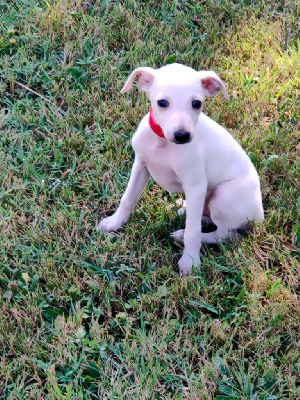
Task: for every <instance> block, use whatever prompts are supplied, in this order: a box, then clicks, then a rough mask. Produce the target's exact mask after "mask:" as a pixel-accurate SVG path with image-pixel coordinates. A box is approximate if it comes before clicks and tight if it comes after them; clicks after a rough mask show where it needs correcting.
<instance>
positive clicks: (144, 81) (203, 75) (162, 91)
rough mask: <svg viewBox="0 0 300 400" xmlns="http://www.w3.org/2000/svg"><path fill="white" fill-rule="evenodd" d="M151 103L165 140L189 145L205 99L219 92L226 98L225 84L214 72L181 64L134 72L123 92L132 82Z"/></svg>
mask: <svg viewBox="0 0 300 400" xmlns="http://www.w3.org/2000/svg"><path fill="white" fill-rule="evenodd" d="M136 77H138V82H137V85H138V87H139V88H140V89H141V90H143V91H144V92H145V93H146V94H147V96H148V97H149V99H150V101H151V106H152V109H153V114H154V118H155V122H156V123H157V124H158V125H160V126H161V128H162V130H163V131H164V134H165V137H166V138H167V139H168V140H169V141H170V142H174V143H178V144H185V143H189V142H190V141H191V140H192V139H193V137H194V132H195V126H196V123H197V121H198V118H199V114H200V112H201V110H202V106H203V102H204V99H205V97H210V96H215V95H216V94H217V93H218V92H219V91H220V90H221V89H222V90H223V93H224V96H225V97H226V98H227V99H229V96H228V93H227V91H226V88H225V86H224V83H223V82H222V81H221V79H220V78H219V77H218V75H217V74H216V73H215V72H213V71H199V72H198V71H195V70H194V69H192V68H189V67H186V66H184V65H181V64H170V65H167V66H165V67H162V68H159V69H153V68H149V67H141V68H137V69H135V70H134V71H133V72H132V73H131V75H130V76H129V78H128V80H127V82H126V83H125V85H124V87H123V89H122V90H121V91H122V93H126V92H127V91H128V90H130V89H131V87H132V84H133V81H134V79H135V78H136Z"/></svg>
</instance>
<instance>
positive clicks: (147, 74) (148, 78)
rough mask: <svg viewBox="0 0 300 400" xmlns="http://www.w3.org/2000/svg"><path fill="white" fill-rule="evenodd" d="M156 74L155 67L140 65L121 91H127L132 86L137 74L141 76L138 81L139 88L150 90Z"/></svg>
mask: <svg viewBox="0 0 300 400" xmlns="http://www.w3.org/2000/svg"><path fill="white" fill-rule="evenodd" d="M154 74H155V69H153V68H150V67H140V68H137V69H135V70H134V71H133V72H132V73H131V74H130V76H129V78H128V79H127V81H126V83H125V85H124V86H123V88H122V90H121V93H126V92H128V90H130V89H131V88H132V84H133V81H134V78H135V77H136V76H138V77H139V79H138V82H137V85H138V88H139V89H141V90H144V91H145V92H148V90H149V88H150V86H151V85H152V81H153V78H154Z"/></svg>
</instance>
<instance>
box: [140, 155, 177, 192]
mask: <svg viewBox="0 0 300 400" xmlns="http://www.w3.org/2000/svg"><path fill="white" fill-rule="evenodd" d="M139 157H140V159H141V161H142V163H143V164H145V165H146V167H147V168H148V171H149V172H150V175H151V176H152V178H153V179H154V180H155V181H156V182H157V183H158V184H159V185H160V186H162V187H163V188H164V189H166V190H168V191H169V192H183V189H182V185H181V182H180V180H179V178H178V177H177V175H176V173H175V171H174V165H173V164H174V163H173V162H172V157H171V155H170V154H169V152H168V149H167V148H165V147H163V148H160V147H155V148H151V147H150V148H148V149H143V151H142V154H139ZM173 161H174V160H173Z"/></svg>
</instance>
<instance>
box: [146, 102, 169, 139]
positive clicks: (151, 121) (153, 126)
mask: <svg viewBox="0 0 300 400" xmlns="http://www.w3.org/2000/svg"><path fill="white" fill-rule="evenodd" d="M149 124H150V128H151V129H152V130H153V132H155V133H156V134H157V136H159V137H161V138H164V139H165V135H164V131H163V130H162V129H161V126H159V125H158V124H157V123H156V122H155V121H154V116H153V110H152V107H151V108H150V115H149Z"/></svg>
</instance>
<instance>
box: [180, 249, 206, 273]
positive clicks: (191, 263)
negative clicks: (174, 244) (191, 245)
mask: <svg viewBox="0 0 300 400" xmlns="http://www.w3.org/2000/svg"><path fill="white" fill-rule="evenodd" d="M200 265H201V261H200V257H199V255H198V254H197V255H195V256H194V257H192V256H191V255H189V254H188V253H183V255H182V257H181V258H180V260H179V262H178V266H179V268H180V271H181V272H182V275H189V273H190V272H191V271H192V268H193V267H200Z"/></svg>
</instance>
